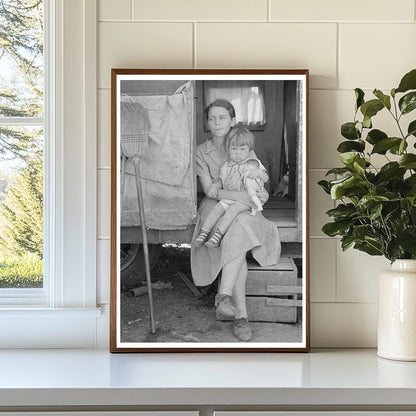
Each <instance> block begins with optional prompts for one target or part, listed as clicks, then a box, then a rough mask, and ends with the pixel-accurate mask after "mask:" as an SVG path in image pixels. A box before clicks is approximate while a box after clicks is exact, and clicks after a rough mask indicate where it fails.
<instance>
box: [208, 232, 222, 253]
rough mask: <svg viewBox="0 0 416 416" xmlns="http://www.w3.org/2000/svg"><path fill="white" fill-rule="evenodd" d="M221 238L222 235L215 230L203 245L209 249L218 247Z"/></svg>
mask: <svg viewBox="0 0 416 416" xmlns="http://www.w3.org/2000/svg"><path fill="white" fill-rule="evenodd" d="M222 237H223V233H222V232H221V231H220V230H218V229H217V230H216V231H215V233H214V235H213V236H212V237H211V238H210V239H209V240H208V241H207V242H206V243H205V245H206V246H207V247H210V248H214V247H218V246H219V245H220V243H221V240H222Z"/></svg>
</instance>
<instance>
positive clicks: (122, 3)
mask: <svg viewBox="0 0 416 416" xmlns="http://www.w3.org/2000/svg"><path fill="white" fill-rule="evenodd" d="M97 11H98V20H130V17H131V1H130V0H117V1H113V0H99V2H98V10H97Z"/></svg>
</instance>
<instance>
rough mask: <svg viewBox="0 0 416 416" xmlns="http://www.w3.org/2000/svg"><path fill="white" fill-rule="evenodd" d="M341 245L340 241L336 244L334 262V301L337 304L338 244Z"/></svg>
mask: <svg viewBox="0 0 416 416" xmlns="http://www.w3.org/2000/svg"><path fill="white" fill-rule="evenodd" d="M339 243H340V240H338V241H337V243H336V244H334V249H335V254H334V260H335V276H334V278H335V281H334V299H335V302H337V297H338V296H337V294H338V247H337V246H338V244H339Z"/></svg>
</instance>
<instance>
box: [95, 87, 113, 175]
mask: <svg viewBox="0 0 416 416" xmlns="http://www.w3.org/2000/svg"><path fill="white" fill-rule="evenodd" d="M97 111H98V128H97V130H98V135H99V138H100V140H99V141H98V144H97V152H98V156H97V157H98V162H97V164H98V166H99V167H101V168H109V167H110V166H111V91H110V90H109V89H105V90H99V91H98V98H97Z"/></svg>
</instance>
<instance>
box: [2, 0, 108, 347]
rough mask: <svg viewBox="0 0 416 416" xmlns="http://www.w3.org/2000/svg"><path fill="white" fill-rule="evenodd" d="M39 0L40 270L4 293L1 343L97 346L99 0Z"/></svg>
mask: <svg viewBox="0 0 416 416" xmlns="http://www.w3.org/2000/svg"><path fill="white" fill-rule="evenodd" d="M44 1H45V19H46V23H47V24H45V31H46V33H45V45H47V49H46V50H45V60H46V61H45V68H48V69H49V70H47V71H46V72H45V108H47V109H48V111H45V137H49V138H54V140H50V139H47V140H45V164H44V167H45V178H46V181H45V205H44V211H45V212H44V215H45V226H44V227H45V232H44V234H45V255H44V273H45V276H46V278H45V283H44V288H43V289H10V290H7V293H6V292H4V293H3V297H2V300H1V301H0V303H1V306H0V333H1V334H2V336H1V337H0V347H3V348H4V347H18V348H33V347H43V348H46V347H49V348H53V347H95V346H97V322H98V321H97V318H98V317H99V316H100V309H99V308H97V305H96V296H97V295H96V232H97V230H96V212H97V204H96V182H97V181H96V176H97V170H96V169H97V166H96V147H97V138H96V136H97V132H96V131H97V129H96V97H97V94H96V80H97V79H96V56H97V55H96V24H97V12H96V10H97V4H96V2H97V0H44ZM1 295H2V294H0V296H1ZM4 295H6V296H4Z"/></svg>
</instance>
